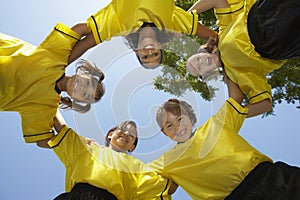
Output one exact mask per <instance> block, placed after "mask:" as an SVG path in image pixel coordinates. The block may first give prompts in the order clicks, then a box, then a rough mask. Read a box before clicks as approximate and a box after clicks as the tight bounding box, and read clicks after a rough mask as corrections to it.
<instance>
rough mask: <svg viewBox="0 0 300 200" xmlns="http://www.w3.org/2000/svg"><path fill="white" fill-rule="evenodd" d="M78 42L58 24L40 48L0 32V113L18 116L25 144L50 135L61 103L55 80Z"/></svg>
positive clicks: (61, 73)
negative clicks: (9, 112)
mask: <svg viewBox="0 0 300 200" xmlns="http://www.w3.org/2000/svg"><path fill="white" fill-rule="evenodd" d="M79 39H80V35H79V34H77V33H75V32H74V31H72V30H71V29H70V28H69V27H67V26H65V25H63V24H61V23H58V24H57V25H56V26H55V29H54V30H53V31H52V32H51V33H50V34H49V35H48V37H47V38H46V39H45V40H44V41H43V42H42V43H41V44H40V45H39V46H34V45H31V44H29V43H27V42H24V41H22V40H19V39H17V38H14V37H11V36H8V35H5V34H3V33H0V77H1V78H0V110H1V111H16V112H19V113H20V115H21V120H22V130H23V137H24V139H25V142H28V143H31V142H36V141H38V140H43V139H48V138H51V137H52V136H53V130H52V126H53V117H54V116H55V114H56V111H57V108H58V105H59V101H60V94H59V91H57V90H55V85H56V81H57V80H58V79H59V78H61V77H62V76H63V75H64V72H65V66H66V65H67V61H68V56H69V55H70V53H71V50H72V47H73V46H74V45H75V44H76V42H77V41H78V40H79Z"/></svg>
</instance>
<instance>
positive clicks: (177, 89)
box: [154, 0, 300, 115]
mask: <svg viewBox="0 0 300 200" xmlns="http://www.w3.org/2000/svg"><path fill="white" fill-rule="evenodd" d="M195 2H196V1H195V0H175V4H176V5H177V6H179V7H181V8H183V9H184V10H188V9H189V8H190V7H191V6H192V5H193V4H194V3H195ZM199 19H200V21H201V23H202V24H203V25H205V26H207V27H210V28H216V18H215V16H214V12H213V10H208V11H206V12H204V13H201V14H200V16H199ZM203 43H204V41H202V40H201V39H199V38H198V37H196V36H179V35H177V36H175V37H174V38H173V39H172V40H171V41H170V42H169V43H168V44H166V46H164V49H165V50H164V52H163V56H164V57H163V62H162V64H163V66H164V67H162V74H161V75H159V76H157V77H156V78H155V79H154V86H155V88H156V89H158V90H162V91H165V92H168V93H170V94H173V95H175V96H182V95H183V93H184V92H185V91H187V90H193V91H195V92H197V93H199V94H200V95H201V97H202V98H203V99H204V100H207V101H210V100H211V99H212V97H214V92H215V90H216V88H212V87H210V86H207V85H206V84H205V83H202V82H200V81H199V80H198V79H197V78H195V77H193V76H191V75H189V74H188V72H187V70H186V68H185V64H186V61H187V59H188V58H189V57H190V56H191V55H193V54H195V53H196V52H197V50H198V48H199V46H200V45H201V44H203ZM299 65H300V58H293V59H290V60H288V62H287V63H286V64H285V65H284V66H282V67H281V68H279V69H277V70H275V71H274V72H272V73H270V74H269V75H268V79H269V83H270V85H271V86H272V92H273V108H274V107H275V105H276V104H280V103H281V102H282V101H285V102H287V103H292V104H295V103H298V106H296V107H297V108H300V106H299V105H300V99H299V98H300V89H299V87H300V68H299ZM269 114H274V113H273V110H272V111H271V112H269V113H267V115H269Z"/></svg>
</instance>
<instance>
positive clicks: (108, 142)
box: [104, 121, 138, 151]
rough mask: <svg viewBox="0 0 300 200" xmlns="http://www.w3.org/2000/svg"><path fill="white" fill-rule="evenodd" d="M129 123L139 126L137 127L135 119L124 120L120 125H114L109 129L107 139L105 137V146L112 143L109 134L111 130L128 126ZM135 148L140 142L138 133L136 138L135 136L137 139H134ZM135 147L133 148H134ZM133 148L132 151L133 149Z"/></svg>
mask: <svg viewBox="0 0 300 200" xmlns="http://www.w3.org/2000/svg"><path fill="white" fill-rule="evenodd" d="M127 124H131V125H132V126H133V127H135V128H137V127H136V123H135V122H134V121H124V122H122V123H121V124H119V125H118V126H115V127H113V128H111V129H109V131H108V132H107V133H106V136H105V139H104V144H105V146H107V147H108V146H109V144H110V139H109V138H108V136H109V133H110V132H113V131H115V130H117V129H118V128H122V127H126V125H127ZM133 144H134V146H135V147H134V149H135V148H136V146H137V144H138V135H136V138H135V141H134V143H133ZM134 149H133V150H134ZM133 150H132V151H133Z"/></svg>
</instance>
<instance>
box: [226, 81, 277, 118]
mask: <svg viewBox="0 0 300 200" xmlns="http://www.w3.org/2000/svg"><path fill="white" fill-rule="evenodd" d="M224 81H225V82H226V84H227V87H228V94H229V97H231V98H233V99H234V100H235V101H236V102H238V103H240V104H241V103H242V101H243V99H244V95H243V93H242V91H241V89H240V88H239V86H238V85H237V84H235V83H234V82H232V81H231V80H230V79H229V78H228V77H227V76H226V75H225V76H224ZM245 106H246V107H248V109H249V110H248V115H247V118H250V117H254V116H257V115H260V114H263V113H266V112H268V111H270V110H271V109H272V103H271V101H270V100H269V99H264V100H262V101H260V102H257V103H254V104H247V105H245Z"/></svg>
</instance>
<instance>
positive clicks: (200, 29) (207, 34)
mask: <svg viewBox="0 0 300 200" xmlns="http://www.w3.org/2000/svg"><path fill="white" fill-rule="evenodd" d="M196 35H197V36H198V37H200V38H202V39H205V40H208V39H209V38H216V40H218V33H217V32H215V31H214V30H212V29H210V28H207V27H205V26H203V25H202V24H201V23H199V22H198V26H197V32H196Z"/></svg>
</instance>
